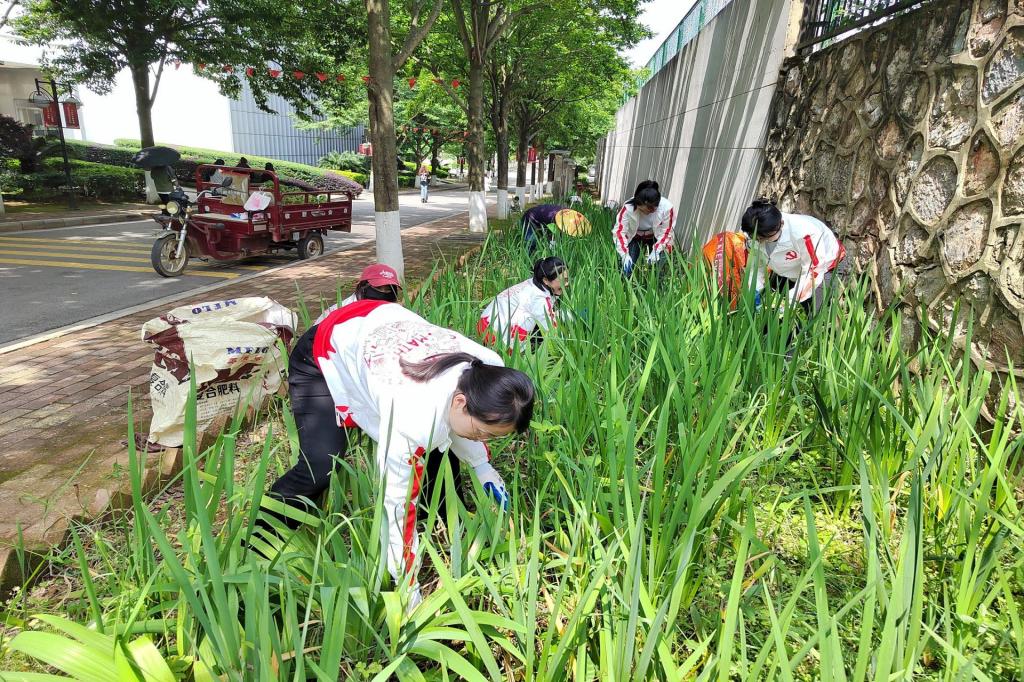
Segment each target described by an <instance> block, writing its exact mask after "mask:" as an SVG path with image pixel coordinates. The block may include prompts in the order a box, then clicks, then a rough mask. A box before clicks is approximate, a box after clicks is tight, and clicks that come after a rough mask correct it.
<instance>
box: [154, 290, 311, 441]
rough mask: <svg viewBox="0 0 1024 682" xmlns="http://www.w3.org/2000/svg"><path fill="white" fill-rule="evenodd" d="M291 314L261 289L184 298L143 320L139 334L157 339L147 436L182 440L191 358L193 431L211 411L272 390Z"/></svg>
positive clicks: (231, 408)
mask: <svg viewBox="0 0 1024 682" xmlns="http://www.w3.org/2000/svg"><path fill="white" fill-rule="evenodd" d="M297 322H298V320H297V318H296V315H295V313H293V312H292V311H291V310H289V309H288V308H286V307H285V306H283V305H280V304H279V303H277V302H275V301H273V300H271V299H269V298H266V297H247V298H235V299H229V300H225V301H211V302H207V303H197V304H195V305H185V306H181V307H178V308H175V309H173V310H171V311H169V312H168V313H166V314H165V315H162V316H160V317H157V318H154V319H152V320H150V321H149V322H146V324H144V325H143V326H142V339H143V340H144V341H146V342H147V343H151V344H153V345H154V346H156V357H155V358H154V359H153V369H152V371H151V372H150V377H149V396H150V400H151V402H152V406H153V421H152V422H151V423H150V427H149V441H150V442H151V443H159V444H160V445H163V446H166V447H178V446H180V445H181V444H182V441H183V438H184V425H185V406H186V405H187V403H188V397H189V390H190V381H189V380H190V375H189V363H190V361H191V363H192V367H193V368H194V369H195V382H196V401H197V404H196V417H197V428H198V430H199V431H200V432H202V431H203V430H205V429H206V428H208V427H209V426H210V424H211V422H213V420H214V418H216V417H217V416H219V415H225V414H226V415H230V414H233V413H234V412H235V410H237V409H238V407H239V405H249V404H252V405H258V404H259V403H260V402H261V401H262V400H263V398H264V397H265V396H267V395H269V394H272V393H274V392H276V391H277V389H278V387H279V386H280V385H281V378H282V374H283V372H284V369H285V365H286V362H285V358H284V357H283V356H282V353H281V349H280V348H279V346H278V343H277V342H278V339H280V340H283V341H284V342H285V345H287V344H288V343H289V342H290V341H291V338H292V335H293V334H294V331H295V327H296V324H297Z"/></svg>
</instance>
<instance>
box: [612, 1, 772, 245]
mask: <svg viewBox="0 0 1024 682" xmlns="http://www.w3.org/2000/svg"><path fill="white" fill-rule="evenodd" d="M790 1H791V0H737V1H735V2H732V3H731V4H730V5H729V6H728V7H726V8H725V9H724V10H722V12H721V13H720V14H719V15H718V16H717V17H716V18H715V19H714V20H713V21H712V22H710V23H709V24H708V25H707V26H705V27H704V29H703V30H702V31H701V32H700V34H699V35H698V36H697V38H696V39H695V40H692V41H691V42H690V43H688V44H687V45H686V46H685V47H684V48H683V49H682V50H681V51H680V52H679V53H678V54H676V55H675V57H674V58H673V59H672V60H671V61H670V62H669V63H668V64H667V65H666V66H665V67H664V68H663V69H662V70H661V71H659V72H658V74H657V75H656V76H655V77H654V78H653V79H651V81H650V82H648V83H647V84H646V85H645V86H644V87H643V88H642V89H641V90H640V92H639V93H638V95H637V96H636V97H634V98H632V99H631V100H629V101H628V102H627V103H626V104H625V105H624V106H623V107H622V109H620V110H619V112H618V114H617V115H616V126H615V129H614V130H612V131H611V132H610V133H609V134H608V136H607V137H606V139H605V140H604V142H603V144H601V145H599V146H598V158H599V159H600V168H599V177H600V188H601V195H602V199H603V200H604V201H607V200H609V199H613V200H615V201H618V202H620V203H621V202H623V201H625V200H626V199H628V198H629V197H630V196H631V195H632V193H633V188H634V187H636V184H637V183H638V182H639V181H641V180H646V179H648V178H653V179H655V180H657V181H658V182H659V184H660V185H661V188H662V193H663V194H664V195H665V196H667V197H668V199H669V200H670V201H672V202H673V203H674V204H675V205H676V207H677V209H678V220H677V241H678V243H679V245H680V246H682V247H684V248H685V247H689V245H690V243H691V241H692V235H693V234H694V233H696V235H697V238H698V239H701V240H703V239H704V238H706V237H707V236H708V235H710V234H712V233H714V232H718V231H720V230H722V229H725V228H732V229H735V228H736V227H737V226H738V223H739V217H740V216H741V215H742V212H743V209H744V208H745V207H746V206H747V205H748V204H749V203H750V200H751V197H752V195H753V193H754V192H755V189H756V187H757V182H758V179H759V177H760V174H761V168H762V165H763V161H764V151H763V150H764V142H765V134H766V131H767V127H768V123H769V121H768V114H769V109H770V106H771V101H772V97H773V95H774V94H775V86H776V82H777V81H778V77H779V69H780V66H781V64H782V59H783V56H784V54H783V53H784V51H785V46H786V43H787V31H788V26H789V19H790V17H789V11H790Z"/></svg>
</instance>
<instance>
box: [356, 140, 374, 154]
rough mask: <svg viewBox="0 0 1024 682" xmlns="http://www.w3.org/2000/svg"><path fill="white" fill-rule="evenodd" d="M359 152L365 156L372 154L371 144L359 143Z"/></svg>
mask: <svg viewBox="0 0 1024 682" xmlns="http://www.w3.org/2000/svg"><path fill="white" fill-rule="evenodd" d="M359 153H360V154H364V155H365V156H373V145H372V144H370V143H369V142H364V143H362V144H361V145H359Z"/></svg>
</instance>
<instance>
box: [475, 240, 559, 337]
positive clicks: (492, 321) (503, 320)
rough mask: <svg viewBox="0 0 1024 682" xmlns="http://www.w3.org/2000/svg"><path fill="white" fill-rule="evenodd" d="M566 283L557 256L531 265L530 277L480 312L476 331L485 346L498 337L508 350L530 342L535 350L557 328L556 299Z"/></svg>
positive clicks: (509, 289)
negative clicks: (552, 328)
mask: <svg viewBox="0 0 1024 682" xmlns="http://www.w3.org/2000/svg"><path fill="white" fill-rule="evenodd" d="M568 282H569V271H568V267H567V266H566V264H565V261H563V260H562V259H561V258H559V257H558V256H549V257H548V258H541V259H540V260H538V261H536V262H535V263H534V264H533V277H531V278H530V279H528V280H526V281H524V282H520V283H519V284H516V285H514V286H511V287H509V288H508V289H505V291H503V292H501V293H500V294H498V295H497V296H495V297H494V300H492V301H491V302H490V303H488V304H487V307H485V308H484V309H483V311H482V312H481V313H480V321H479V323H478V324H477V332H478V333H479V334H480V336H481V338H482V339H483V341H484V343H486V344H487V345H493V344H494V343H495V342H496V341H497V340H498V338H499V337H500V338H501V339H503V340H504V343H505V344H506V345H507V346H508V347H509V348H510V349H511V348H515V347H517V346H519V345H521V344H525V343H526V342H527V340H529V342H530V344H531V345H532V346H534V347H536V345H537V344H538V343H540V341H541V340H543V334H544V332H546V331H547V330H548V329H550V328H551V327H556V326H558V313H559V311H558V299H559V298H560V297H561V296H562V294H563V293H564V292H565V287H566V285H567V284H568Z"/></svg>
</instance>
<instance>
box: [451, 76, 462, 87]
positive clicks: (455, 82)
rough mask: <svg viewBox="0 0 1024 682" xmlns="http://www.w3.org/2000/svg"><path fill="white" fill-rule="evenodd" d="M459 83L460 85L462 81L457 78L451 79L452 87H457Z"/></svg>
mask: <svg viewBox="0 0 1024 682" xmlns="http://www.w3.org/2000/svg"><path fill="white" fill-rule="evenodd" d="M460 85H462V83H460V82H459V79H458V78H456V79H455V80H453V81H452V87H453V88H458V87H459V86H460Z"/></svg>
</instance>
